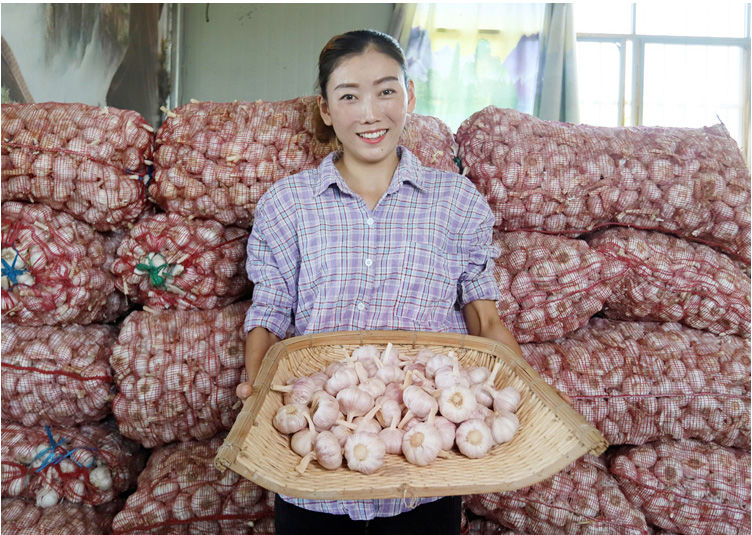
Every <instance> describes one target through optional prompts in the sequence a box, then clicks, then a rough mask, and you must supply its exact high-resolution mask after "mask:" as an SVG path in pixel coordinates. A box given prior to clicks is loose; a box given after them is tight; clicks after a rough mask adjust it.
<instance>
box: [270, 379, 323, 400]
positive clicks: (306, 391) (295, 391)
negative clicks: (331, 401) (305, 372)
mask: <svg viewBox="0 0 752 535" xmlns="http://www.w3.org/2000/svg"><path fill="white" fill-rule="evenodd" d="M271 389H272V390H273V391H275V392H284V393H285V395H284V398H283V400H284V403H285V405H308V403H310V402H311V396H312V395H313V393H314V391H315V390H316V384H315V383H314V382H313V381H312V380H311V379H310V378H309V377H301V378H299V379H295V380H294V381H292V382H291V383H290V384H286V385H272V386H271Z"/></svg>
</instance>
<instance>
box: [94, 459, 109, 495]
mask: <svg viewBox="0 0 752 535" xmlns="http://www.w3.org/2000/svg"><path fill="white" fill-rule="evenodd" d="M89 482H90V483H91V484H92V485H94V486H95V487H97V488H98V489H99V490H104V491H107V490H110V489H111V488H112V472H111V471H110V469H109V468H108V467H107V466H104V465H100V466H97V467H96V468H95V469H94V470H92V471H91V472H89Z"/></svg>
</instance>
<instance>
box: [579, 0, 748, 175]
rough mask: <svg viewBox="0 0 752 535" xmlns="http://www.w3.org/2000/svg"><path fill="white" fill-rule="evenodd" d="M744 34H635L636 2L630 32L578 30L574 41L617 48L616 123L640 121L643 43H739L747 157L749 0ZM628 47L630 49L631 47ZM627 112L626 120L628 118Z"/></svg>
mask: <svg viewBox="0 0 752 535" xmlns="http://www.w3.org/2000/svg"><path fill="white" fill-rule="evenodd" d="M744 17H745V21H744V33H745V35H744V37H697V36H674V35H655V34H638V33H637V31H636V26H637V4H635V3H633V4H632V10H631V19H632V20H631V24H630V33H626V34H615V33H578V34H577V35H576V42H591V43H614V44H616V45H617V46H618V49H619V96H618V98H619V101H618V118H617V125H618V126H639V125H642V112H643V90H644V83H645V76H644V75H645V71H644V69H645V45H647V44H674V45H690V46H691V45H703V46H726V47H729V46H731V47H738V48H740V49H741V52H742V66H741V67H742V82H741V87H740V88H739V91H741V94H742V95H743V103H742V110H741V113H742V118H741V119H742V121H741V125H742V140H741V142H742V150H743V152H744V154H745V155H746V158H747V161H748V162H749V161H750V91H751V89H752V88H751V87H750V4H749V3H747V4H745V6H744ZM630 49H631V50H630ZM628 50H629V51H631V54H632V65H631V73H630V74H631V76H630V78H631V87H630V94H629V97H631V98H630V109H629V110H627V109H626V108H627V87H626V85H627V70H626V69H627V68H628V65H627V52H628ZM627 115H629V120H627Z"/></svg>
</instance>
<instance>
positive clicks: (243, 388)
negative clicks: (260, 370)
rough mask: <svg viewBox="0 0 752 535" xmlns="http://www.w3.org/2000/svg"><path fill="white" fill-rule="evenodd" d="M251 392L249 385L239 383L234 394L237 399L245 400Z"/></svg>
mask: <svg viewBox="0 0 752 535" xmlns="http://www.w3.org/2000/svg"><path fill="white" fill-rule="evenodd" d="M252 391H253V388H252V387H251V385H249V384H248V383H240V384H239V385H238V386H237V387H236V388H235V394H236V395H237V396H238V397H239V398H240V399H246V398H247V397H248V396H250V395H251V392H252Z"/></svg>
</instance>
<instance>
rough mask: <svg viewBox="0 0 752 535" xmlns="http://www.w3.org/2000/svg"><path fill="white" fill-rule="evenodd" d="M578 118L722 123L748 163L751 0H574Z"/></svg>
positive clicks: (623, 123) (612, 121) (644, 122)
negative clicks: (695, 0) (745, 0)
mask: <svg viewBox="0 0 752 535" xmlns="http://www.w3.org/2000/svg"><path fill="white" fill-rule="evenodd" d="M574 21H575V30H576V32H577V66H578V67H577V68H578V89H579V91H580V121H581V122H582V123H586V124H592V125H600V126H633V125H648V126H682V127H694V128H696V127H701V126H708V125H713V124H718V123H719V122H723V124H725V125H726V128H727V129H728V131H729V133H730V134H731V136H732V137H733V138H734V139H735V140H736V141H737V143H738V144H739V146H740V147H741V149H742V151H743V152H744V153H745V154H746V155H747V160H748V161H749V153H750V152H749V151H750V119H749V116H750V4H742V3H736V2H729V3H713V4H709V3H703V4H692V3H689V4H675V3H661V2H655V3H640V4H631V5H630V4H623V3H612V2H609V3H600V4H591V3H587V4H574Z"/></svg>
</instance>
